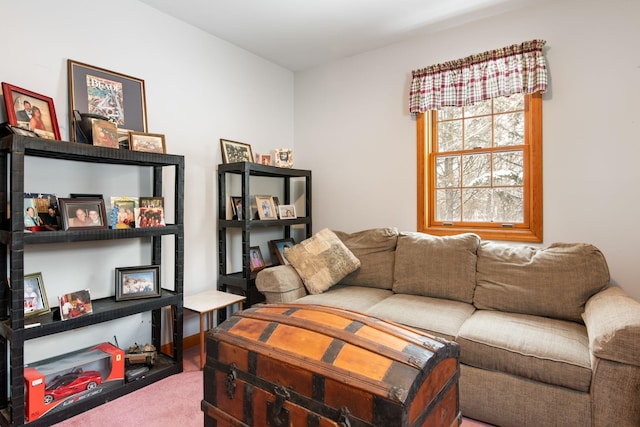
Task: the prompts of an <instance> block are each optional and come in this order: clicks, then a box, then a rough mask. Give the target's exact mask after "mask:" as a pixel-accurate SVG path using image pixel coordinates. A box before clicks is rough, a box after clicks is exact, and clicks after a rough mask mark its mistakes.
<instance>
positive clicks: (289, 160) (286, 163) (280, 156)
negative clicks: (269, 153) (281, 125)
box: [273, 148, 293, 168]
mask: <svg viewBox="0 0 640 427" xmlns="http://www.w3.org/2000/svg"><path fill="white" fill-rule="evenodd" d="M273 161H274V164H275V165H276V166H277V167H279V168H292V167H293V150H292V149H290V148H277V149H276V150H275V152H274V154H273Z"/></svg>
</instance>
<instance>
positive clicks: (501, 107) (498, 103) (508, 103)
mask: <svg viewBox="0 0 640 427" xmlns="http://www.w3.org/2000/svg"><path fill="white" fill-rule="evenodd" d="M517 110H524V95H523V94H521V93H517V94H514V95H511V96H509V97H505V96H503V97H500V98H496V99H494V100H493V112H494V113H505V112H509V111H517Z"/></svg>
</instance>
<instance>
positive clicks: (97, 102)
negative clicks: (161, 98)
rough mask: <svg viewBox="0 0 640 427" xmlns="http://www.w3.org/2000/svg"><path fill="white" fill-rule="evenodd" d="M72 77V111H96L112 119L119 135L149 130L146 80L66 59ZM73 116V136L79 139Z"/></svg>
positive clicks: (70, 85) (70, 100) (74, 138)
mask: <svg viewBox="0 0 640 427" xmlns="http://www.w3.org/2000/svg"><path fill="white" fill-rule="evenodd" d="M67 68H68V79H69V112H70V113H72V112H73V111H74V110H75V111H79V112H80V113H87V114H96V115H99V116H104V117H107V118H108V119H110V120H113V121H114V122H115V123H116V125H117V126H118V138H119V139H126V140H128V138H129V132H130V131H134V132H147V106H146V98H145V88H144V80H142V79H139V78H136V77H131V76H128V75H126V74H122V73H117V72H115V71H110V70H107V69H105V68H100V67H96V66H93V65H88V64H84V63H81V62H78V61H74V60H72V59H69V60H67ZM69 117H70V118H71V123H70V129H71V132H70V134H71V140H72V141H73V142H77V141H78V139H80V140H81V139H82V137H80V138H78V136H79V132H78V130H77V129H76V123H75V121H74V120H73V114H69Z"/></svg>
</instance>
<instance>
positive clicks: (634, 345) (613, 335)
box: [582, 287, 640, 366]
mask: <svg viewBox="0 0 640 427" xmlns="http://www.w3.org/2000/svg"><path fill="white" fill-rule="evenodd" d="M582 317H583V319H584V323H585V325H586V326H587V330H588V331H589V342H590V345H591V351H592V352H593V354H594V355H595V356H596V357H599V358H601V359H607V360H612V361H614V362H620V363H627V364H630V365H635V366H640V351H638V350H640V348H639V347H638V343H640V302H638V301H636V300H635V299H633V298H632V297H631V296H630V295H629V294H627V293H626V292H625V291H623V290H622V289H620V288H618V287H610V288H608V289H605V290H604V291H602V292H599V293H597V294H596V295H594V296H593V297H592V298H591V299H590V300H589V301H588V302H587V305H586V307H585V311H584V314H583V315H582Z"/></svg>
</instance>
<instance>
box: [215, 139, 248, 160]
mask: <svg viewBox="0 0 640 427" xmlns="http://www.w3.org/2000/svg"><path fill="white" fill-rule="evenodd" d="M220 150H221V152H222V162H223V163H237V162H253V151H251V145H249V144H245V143H244V142H238V141H231V140H228V139H220Z"/></svg>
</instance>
